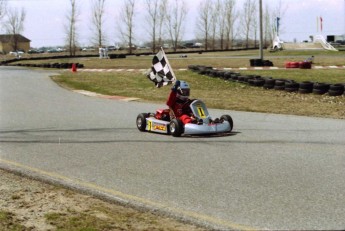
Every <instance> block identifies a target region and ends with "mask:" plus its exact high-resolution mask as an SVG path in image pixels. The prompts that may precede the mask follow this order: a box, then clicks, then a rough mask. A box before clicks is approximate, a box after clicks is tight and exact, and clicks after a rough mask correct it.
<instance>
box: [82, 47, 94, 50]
mask: <svg viewBox="0 0 345 231" xmlns="http://www.w3.org/2000/svg"><path fill="white" fill-rule="evenodd" d="M82 51H96V49H95V48H92V47H85V48H83V49H82Z"/></svg>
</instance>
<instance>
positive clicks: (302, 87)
mask: <svg viewBox="0 0 345 231" xmlns="http://www.w3.org/2000/svg"><path fill="white" fill-rule="evenodd" d="M313 86H314V83H313V82H309V81H303V82H301V83H300V84H299V89H298V92H299V93H301V94H309V93H312V92H313Z"/></svg>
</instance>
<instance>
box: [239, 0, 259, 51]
mask: <svg viewBox="0 0 345 231" xmlns="http://www.w3.org/2000/svg"><path fill="white" fill-rule="evenodd" d="M255 11H256V4H255V0H245V2H244V4H243V12H242V24H243V25H242V28H243V34H244V37H245V41H246V48H248V47H249V37H250V32H251V31H252V27H253V19H254V17H256V16H255ZM253 15H254V17H253Z"/></svg>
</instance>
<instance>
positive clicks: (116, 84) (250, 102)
mask: <svg viewBox="0 0 345 231" xmlns="http://www.w3.org/2000/svg"><path fill="white" fill-rule="evenodd" d="M311 55H314V56H315V61H314V65H319V66H327V65H338V66H339V65H341V66H343V65H345V53H344V52H330V51H282V52H274V53H269V52H265V56H264V59H269V60H271V61H272V62H273V63H274V66H276V67H284V65H285V62H287V61H303V60H304V59H305V58H307V57H308V56H311ZM257 56H258V51H256V50H254V51H241V52H239V51H236V52H235V51H234V52H217V53H216V52H207V53H206V52H205V53H202V54H198V53H195V54H188V57H187V58H180V54H171V55H168V58H169V61H170V64H171V66H172V67H173V69H174V70H175V74H176V76H177V78H178V79H180V80H185V81H188V82H189V83H190V84H191V86H192V90H191V97H192V98H200V99H202V100H204V101H205V102H206V104H207V105H208V107H210V108H220V109H230V110H239V111H252V112H267V113H281V114H294V115H306V116H317V117H330V118H340V119H344V118H345V108H344V105H345V97H344V96H337V97H332V96H328V95H327V94H325V95H315V94H299V93H288V92H284V91H277V90H265V89H263V88H258V87H252V86H249V85H246V84H243V83H237V82H230V81H225V80H221V79H218V78H211V77H208V76H203V75H199V74H197V73H194V72H191V71H189V70H187V71H177V69H180V68H187V67H188V65H206V66H211V67H214V68H220V69H221V68H225V67H230V68H237V67H249V66H250V65H249V59H252V58H257ZM151 60H152V56H147V55H146V56H128V57H127V58H126V59H102V60H100V59H98V58H81V59H63V60H53V61H50V60H47V61H44V62H78V63H83V64H84V65H85V68H119V69H149V68H150V66H151ZM25 62H37V61H25ZM41 62H42V61H41ZM240 73H241V74H248V75H249V74H251V75H260V76H264V77H268V76H269V77H273V78H284V79H292V80H295V81H297V82H302V81H313V82H327V83H333V84H334V83H345V70H344V69H311V70H306V69H287V70H285V69H279V70H248V71H243V70H241V71H240ZM53 79H54V81H56V82H57V83H59V84H60V85H62V86H65V87H68V88H72V89H83V90H88V91H93V92H97V93H101V94H107V95H120V96H128V97H137V98H140V99H141V100H143V101H152V102H158V103H162V104H164V103H165V100H166V98H167V96H168V94H169V90H170V87H163V88H159V89H157V88H155V87H154V85H153V83H152V82H150V81H149V80H148V79H147V78H146V77H145V75H144V74H143V73H141V72H139V71H133V72H125V71H122V72H111V73H94V72H89V73H87V72H77V73H71V72H63V73H62V74H61V75H59V76H54V77H53Z"/></svg>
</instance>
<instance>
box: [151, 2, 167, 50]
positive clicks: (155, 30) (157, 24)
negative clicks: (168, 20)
mask: <svg viewBox="0 0 345 231" xmlns="http://www.w3.org/2000/svg"><path fill="white" fill-rule="evenodd" d="M166 4H167V0H146V7H147V13H148V17H147V21H148V24H149V26H150V27H151V28H150V29H151V32H150V36H151V43H152V52H153V53H155V52H156V47H157V44H156V43H157V36H158V38H159V41H158V44H159V45H160V46H161V45H162V44H161V42H162V27H163V23H164V20H165V10H166ZM157 34H158V35H157Z"/></svg>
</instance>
